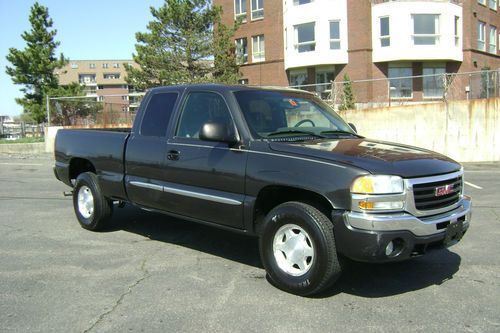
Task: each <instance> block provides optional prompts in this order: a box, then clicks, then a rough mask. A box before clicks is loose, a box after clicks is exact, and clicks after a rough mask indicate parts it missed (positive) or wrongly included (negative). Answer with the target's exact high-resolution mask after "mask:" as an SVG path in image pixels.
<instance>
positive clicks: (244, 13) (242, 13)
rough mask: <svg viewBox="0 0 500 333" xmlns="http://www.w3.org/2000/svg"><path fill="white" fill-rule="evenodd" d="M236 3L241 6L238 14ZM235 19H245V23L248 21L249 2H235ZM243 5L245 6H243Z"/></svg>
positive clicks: (239, 0)
mask: <svg viewBox="0 0 500 333" xmlns="http://www.w3.org/2000/svg"><path fill="white" fill-rule="evenodd" d="M236 2H238V4H239V5H240V12H239V13H237V12H236ZM233 4H234V18H235V19H236V20H237V19H239V18H240V17H243V22H246V21H247V0H234V2H233ZM242 4H243V6H242Z"/></svg>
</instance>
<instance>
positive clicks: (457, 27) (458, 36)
mask: <svg viewBox="0 0 500 333" xmlns="http://www.w3.org/2000/svg"><path fill="white" fill-rule="evenodd" d="M459 27H460V17H458V16H455V46H460V35H459V32H458V29H459Z"/></svg>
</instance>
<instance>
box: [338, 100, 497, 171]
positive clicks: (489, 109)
mask: <svg viewBox="0 0 500 333" xmlns="http://www.w3.org/2000/svg"><path fill="white" fill-rule="evenodd" d="M339 113H340V115H341V116H342V117H343V118H344V119H346V120H347V121H348V122H352V123H354V125H356V127H357V129H358V132H359V133H360V134H361V135H363V136H366V137H368V138H373V139H380V140H386V141H393V142H400V143H405V144H409V145H413V146H417V147H423V148H427V149H430V150H434V151H437V152H439V153H442V154H444V155H447V156H449V157H451V158H453V159H455V160H457V161H461V162H478V161H500V99H499V98H496V99H480V100H472V101H457V102H448V103H444V102H443V103H435V104H424V105H411V106H393V107H390V108H387V107H385V108H376V109H369V110H348V111H341V112H339Z"/></svg>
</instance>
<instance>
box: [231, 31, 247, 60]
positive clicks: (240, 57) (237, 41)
mask: <svg viewBox="0 0 500 333" xmlns="http://www.w3.org/2000/svg"><path fill="white" fill-rule="evenodd" d="M243 41H245V44H246V50H245V49H244V48H243ZM234 44H235V45H236V54H235V55H236V62H237V63H238V64H247V63H248V40H247V38H246V37H242V38H236V39H235V40H234ZM239 50H241V51H243V53H240V52H239Z"/></svg>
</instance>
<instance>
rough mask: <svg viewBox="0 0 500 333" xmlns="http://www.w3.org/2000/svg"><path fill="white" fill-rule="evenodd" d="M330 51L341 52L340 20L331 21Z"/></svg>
mask: <svg viewBox="0 0 500 333" xmlns="http://www.w3.org/2000/svg"><path fill="white" fill-rule="evenodd" d="M313 28H314V27H313ZM330 50H340V21H338V20H337V21H330Z"/></svg>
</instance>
